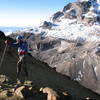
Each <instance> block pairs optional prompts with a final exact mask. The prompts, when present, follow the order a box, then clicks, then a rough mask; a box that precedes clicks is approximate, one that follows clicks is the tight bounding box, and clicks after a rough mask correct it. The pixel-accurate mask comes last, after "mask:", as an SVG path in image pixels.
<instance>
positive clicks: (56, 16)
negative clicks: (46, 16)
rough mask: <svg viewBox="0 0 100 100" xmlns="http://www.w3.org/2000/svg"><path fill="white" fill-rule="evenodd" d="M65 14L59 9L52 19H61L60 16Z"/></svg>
mask: <svg viewBox="0 0 100 100" xmlns="http://www.w3.org/2000/svg"><path fill="white" fill-rule="evenodd" d="M63 15H64V13H63V12H61V11H58V12H57V13H55V14H54V15H53V16H52V17H51V19H52V21H54V22H55V21H58V22H59V21H60V20H59V18H60V17H61V16H63Z"/></svg>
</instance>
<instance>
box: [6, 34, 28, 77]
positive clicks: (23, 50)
mask: <svg viewBox="0 0 100 100" xmlns="http://www.w3.org/2000/svg"><path fill="white" fill-rule="evenodd" d="M5 44H7V45H10V46H12V47H17V48H18V57H19V59H18V62H17V78H18V77H19V75H20V73H21V69H22V68H23V70H24V72H25V76H26V77H28V71H27V66H26V63H27V62H26V60H27V53H28V44H27V42H26V41H24V40H23V37H22V36H20V35H18V36H17V37H16V42H11V41H9V40H6V41H5Z"/></svg>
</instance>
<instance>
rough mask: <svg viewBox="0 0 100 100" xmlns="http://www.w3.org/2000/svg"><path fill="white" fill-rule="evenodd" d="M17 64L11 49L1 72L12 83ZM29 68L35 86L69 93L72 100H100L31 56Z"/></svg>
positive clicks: (0, 51)
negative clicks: (87, 99)
mask: <svg viewBox="0 0 100 100" xmlns="http://www.w3.org/2000/svg"><path fill="white" fill-rule="evenodd" d="M0 42H1V41H0ZM1 47H2V48H3V49H4V43H3V42H1ZM3 49H0V57H1V55H2V52H3ZM46 51H48V50H46ZM41 53H42V52H41ZM49 53H50V52H49ZM53 55H54V53H53ZM56 57H57V56H56ZM8 62H9V63H8ZM16 62H17V52H16V50H15V49H14V48H11V47H10V48H8V49H7V51H6V55H5V58H4V62H3V64H2V67H1V68H2V70H0V74H4V75H6V76H8V77H9V78H10V79H12V80H11V81H10V82H15V80H16ZM27 66H28V72H29V77H28V80H31V81H32V82H33V84H36V85H37V86H39V87H40V86H49V87H52V88H54V89H58V90H60V91H62V92H64V91H68V93H69V94H71V95H72V100H75V99H74V98H76V99H78V100H81V99H82V98H85V97H90V98H93V99H96V100H99V98H100V96H99V95H97V94H95V93H93V92H91V91H90V90H88V89H86V88H84V87H82V86H81V85H79V84H78V83H77V82H73V81H72V80H70V79H69V78H68V77H67V76H63V75H61V74H59V73H57V72H56V71H55V70H54V69H52V68H50V67H49V66H48V65H47V64H46V63H43V62H41V61H39V60H36V59H35V58H34V57H32V56H31V55H28V61H27ZM20 81H21V82H23V81H24V73H23V71H22V73H21V75H20ZM80 91H82V92H81V95H80V94H79V92H80Z"/></svg>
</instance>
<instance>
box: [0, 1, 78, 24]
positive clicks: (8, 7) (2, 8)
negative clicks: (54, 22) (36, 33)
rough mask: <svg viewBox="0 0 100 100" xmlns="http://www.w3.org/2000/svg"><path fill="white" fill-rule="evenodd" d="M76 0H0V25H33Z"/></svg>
mask: <svg viewBox="0 0 100 100" xmlns="http://www.w3.org/2000/svg"><path fill="white" fill-rule="evenodd" d="M74 1H76V0H0V26H34V25H38V24H39V23H40V22H42V21H43V20H48V19H49V17H50V16H51V15H52V14H53V13H55V12H57V11H59V10H62V9H63V7H64V6H65V5H66V4H67V3H69V2H74Z"/></svg>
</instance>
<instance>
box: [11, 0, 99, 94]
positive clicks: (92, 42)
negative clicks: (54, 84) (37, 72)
mask: <svg viewBox="0 0 100 100" xmlns="http://www.w3.org/2000/svg"><path fill="white" fill-rule="evenodd" d="M27 33H28V34H27ZM29 33H31V34H29ZM15 34H23V35H24V36H25V37H26V39H27V41H28V42H29V44H30V46H31V49H32V51H31V52H30V53H31V54H32V55H33V56H34V57H36V58H37V59H40V60H41V61H43V62H46V63H48V64H49V66H50V67H52V68H54V69H55V70H56V71H57V72H59V73H61V74H64V75H67V76H69V77H70V78H71V79H73V80H76V81H78V82H79V83H80V84H82V85H83V86H85V87H87V88H89V89H91V90H93V91H95V92H97V93H99V94H100V43H99V42H100V2H99V1H96V0H78V1H77V2H74V3H69V4H67V5H66V6H65V7H64V8H63V10H62V11H58V12H57V13H55V14H53V15H52V16H51V17H50V20H49V21H44V22H43V23H42V24H41V25H40V26H39V27H34V28H30V29H25V30H22V31H20V32H15ZM11 36H12V37H15V36H14V35H11Z"/></svg>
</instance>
